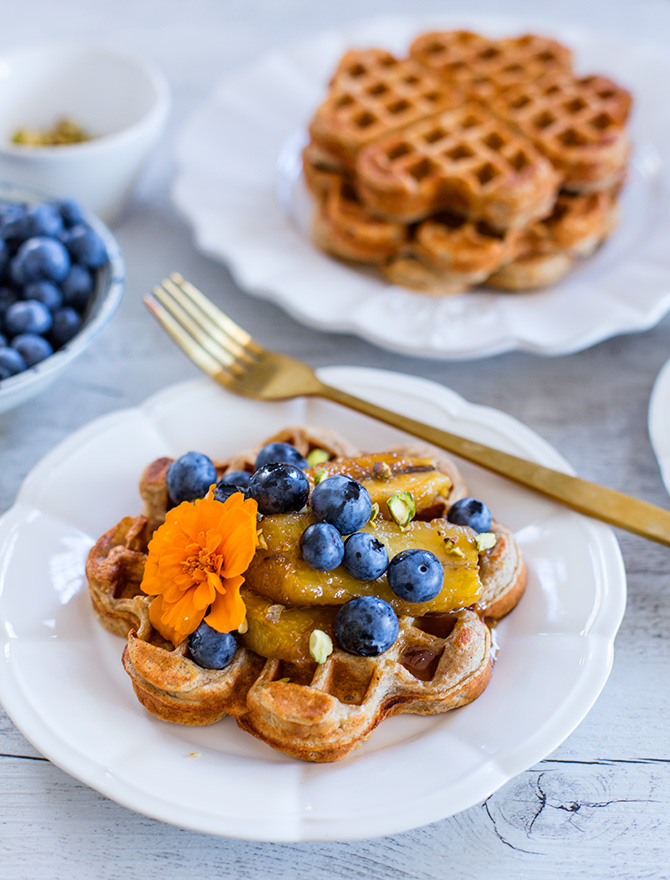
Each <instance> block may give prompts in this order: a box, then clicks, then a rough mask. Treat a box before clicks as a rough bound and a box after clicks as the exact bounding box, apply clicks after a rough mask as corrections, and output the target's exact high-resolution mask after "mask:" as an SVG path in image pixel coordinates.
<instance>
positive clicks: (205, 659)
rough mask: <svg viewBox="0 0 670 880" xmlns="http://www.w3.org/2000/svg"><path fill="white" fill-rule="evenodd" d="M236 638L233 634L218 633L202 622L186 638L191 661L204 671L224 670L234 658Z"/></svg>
mask: <svg viewBox="0 0 670 880" xmlns="http://www.w3.org/2000/svg"><path fill="white" fill-rule="evenodd" d="M236 650H237V637H236V635H235V633H220V632H217V630H215V629H213V627H211V626H210V625H209V624H208V623H205V621H204V620H203V622H202V623H201V624H200V626H199V627H198V628H197V629H196V631H195V632H192V633H191V635H190V636H189V637H188V652H189V654H190V655H191V660H193V662H194V663H197V664H198V666H203V667H204V668H205V669H225V668H226V666H228V665H229V664H230V662H231V660H232V659H233V657H234V656H235V651H236Z"/></svg>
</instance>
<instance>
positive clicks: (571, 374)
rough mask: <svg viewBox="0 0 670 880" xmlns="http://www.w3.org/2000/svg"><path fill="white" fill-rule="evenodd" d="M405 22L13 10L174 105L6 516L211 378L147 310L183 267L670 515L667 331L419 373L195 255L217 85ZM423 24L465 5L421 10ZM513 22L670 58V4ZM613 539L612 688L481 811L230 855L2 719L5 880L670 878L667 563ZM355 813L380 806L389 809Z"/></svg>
mask: <svg viewBox="0 0 670 880" xmlns="http://www.w3.org/2000/svg"><path fill="white" fill-rule="evenodd" d="M407 8H408V7H407V4H406V3H405V2H401V0H368V2H356V0H340V2H339V3H337V4H334V5H333V4H323V3H318V2H314V0H312V2H309V0H228V2H221V3H216V4H215V3H212V2H208V0H193V2H191V3H190V4H183V3H179V2H177V0H162V2H158V0H115V2H112V0H105V2H101V0H98V2H88V3H87V2H85V0H61V2H59V3H57V4H56V3H52V2H49V0H24V2H23V3H22V4H11V5H10V4H3V7H2V29H1V30H0V47H2V48H6V47H10V46H13V45H14V44H17V43H25V42H35V41H37V40H42V39H47V38H63V39H66V38H73V37H74V38H76V39H80V40H87V41H92V42H96V41H97V42H106V43H109V44H111V45H116V46H120V47H123V48H125V49H128V50H130V51H133V52H138V53H139V54H142V55H144V56H146V57H148V58H150V59H152V60H154V61H155V62H156V63H158V64H159V65H161V67H163V69H164V70H165V72H166V73H167V75H168V77H169V80H170V83H171V86H172V89H173V95H174V108H173V112H172V116H171V119H170V123H169V126H168V131H167V133H166V136H165V139H164V142H163V143H162V144H161V146H160V149H159V150H158V151H157V152H156V154H155V156H154V157H153V158H152V161H151V164H150V166H149V168H148V169H147V172H146V174H145V176H144V178H143V180H142V183H141V186H140V188H139V190H138V193H137V197H136V199H135V201H134V203H133V204H132V206H131V207H130V209H129V210H128V212H127V214H126V216H125V217H124V218H123V220H122V221H121V222H120V223H119V224H118V225H117V227H116V228H115V232H116V234H117V236H118V239H119V241H120V244H121V246H122V248H123V250H124V254H125V257H126V261H127V266H128V282H127V288H126V294H125V297H124V300H123V303H122V305H121V307H120V309H119V312H118V313H117V315H116V316H115V318H114V320H113V322H112V323H111V324H110V326H109V327H108V328H107V329H106V330H105V331H104V333H103V334H102V336H101V337H100V338H99V340H98V341H97V342H96V344H95V345H94V346H92V348H91V349H90V351H87V352H86V353H85V355H83V356H82V357H81V358H80V359H79V360H78V361H77V362H76V363H75V364H74V365H73V366H72V367H71V368H70V369H69V371H68V372H67V373H66V374H65V375H64V376H63V378H62V379H61V380H60V381H58V383H57V384H55V385H54V386H53V387H52V389H51V390H49V391H47V392H46V393H44V394H43V395H42V396H41V397H38V398H36V399H35V400H33V401H31V402H29V403H28V404H26V405H24V406H23V407H21V408H20V409H17V410H16V411H14V412H11V413H8V414H6V415H3V416H0V511H4V510H6V509H8V508H9V507H10V505H11V504H12V502H13V500H14V498H15V496H16V492H17V491H18V488H19V486H20V484H21V482H22V480H23V478H24V477H25V475H26V474H27V473H28V472H29V471H30V469H31V468H32V467H33V466H34V465H35V464H36V462H37V461H39V460H40V458H41V457H42V456H43V455H44V454H45V453H47V452H48V451H49V450H50V449H51V448H52V447H53V446H54V445H55V444H56V443H58V442H59V441H61V440H62V439H63V438H65V437H66V436H68V435H69V434H70V433H71V432H72V431H74V430H75V429H77V428H78V427H80V426H82V425H84V424H86V423H87V422H88V421H90V420H91V419H94V418H96V417H98V416H100V415H102V414H104V413H107V412H111V411H113V410H116V409H118V408H120V407H124V406H132V405H135V404H137V403H139V402H141V401H142V400H143V399H145V398H146V397H147V396H148V395H149V394H151V393H153V392H155V391H157V390H158V389H160V388H162V387H164V386H165V385H168V384H171V383H173V382H176V381H179V380H181V379H184V378H187V377H189V376H194V375H196V374H197V371H196V369H195V367H193V366H192V365H191V364H190V363H188V362H187V361H186V360H185V358H184V357H183V356H182V355H181V354H180V353H179V352H177V350H176V349H175V348H174V346H173V345H172V343H171V342H170V341H169V340H168V339H167V337H166V336H165V335H164V334H163V333H162V331H161V330H160V328H159V327H158V326H157V325H156V324H155V322H153V321H152V319H151V318H150V317H149V316H148V314H147V313H146V310H145V309H144V307H143V305H142V303H141V297H142V295H143V294H144V293H145V292H146V291H148V290H149V289H150V288H151V286H152V285H153V284H155V283H156V282H157V281H158V280H159V279H160V278H162V277H163V276H164V275H166V274H167V273H168V272H169V271H171V270H174V269H177V270H179V271H180V272H181V273H182V274H183V275H184V276H186V277H188V278H190V279H191V280H192V281H193V282H194V283H195V284H197V285H198V286H199V287H200V288H201V289H203V290H204V291H206V292H208V293H209V294H210V295H212V296H213V297H215V298H216V300H217V302H218V303H219V304H220V305H221V306H222V307H223V308H224V309H225V310H226V311H228V312H230V314H231V315H232V316H233V317H234V318H235V319H236V320H238V321H239V323H241V324H242V325H243V326H245V327H246V328H248V329H249V330H250V331H251V332H252V333H253V334H254V335H256V336H258V338H259V339H261V340H262V341H264V342H266V343H267V344H269V345H271V346H272V347H274V348H277V349H280V350H284V351H286V352H289V353H291V354H294V355H296V356H298V357H301V358H303V359H305V360H307V361H309V362H310V363H312V364H313V365H314V366H321V365H328V364H338V363H340V364H344V363H346V364H352V365H357V366H376V367H381V368H386V369H393V370H400V371H404V372H407V373H410V374H414V375H418V376H423V377H425V378H428V379H432V380H434V381H437V382H441V383H443V384H445V385H447V386H449V387H451V388H453V389H454V390H455V391H457V392H458V393H460V394H462V395H463V396H465V397H466V398H468V399H469V400H472V401H474V402H477V403H482V404H487V405H491V406H494V407H497V408H499V409H502V410H505V411H507V412H509V413H511V414H512V415H514V416H516V417H517V418H519V419H520V420H521V421H523V422H525V423H527V424H528V425H529V426H530V427H531V428H533V429H534V430H536V431H537V432H538V433H539V434H541V435H542V436H543V437H545V438H546V439H547V440H548V441H549V442H550V443H552V444H553V445H554V446H555V447H556V448H557V449H558V450H559V451H560V452H561V453H562V454H563V455H565V456H566V458H567V459H568V460H569V461H570V462H571V463H572V465H573V466H574V467H575V468H576V469H577V471H578V473H579V474H580V475H581V476H583V477H586V478H588V479H592V480H595V481H597V482H602V483H604V484H606V485H609V486H612V487H613V488H616V489H620V490H623V491H626V492H630V493H632V494H635V495H637V496H639V497H642V498H645V499H647V500H649V501H651V502H654V503H657V504H661V505H663V506H667V505H668V496H667V493H666V491H665V489H664V487H663V484H662V482H661V479H660V475H659V471H658V467H657V464H656V461H655V459H654V455H653V452H652V450H651V446H650V443H649V438H648V433H647V407H648V401H649V394H650V391H651V388H652V386H653V382H654V379H655V377H656V375H657V373H658V371H659V369H660V368H661V366H662V365H663V364H664V363H665V361H666V360H667V359H668V358H669V357H670V318H665V319H664V320H663V321H661V322H660V323H659V324H658V325H657V326H656V327H655V328H654V329H652V330H650V331H648V332H647V333H645V334H638V335H633V336H623V337H619V338H616V339H611V340H609V341H607V342H604V343H601V344H600V345H598V346H596V347H594V348H592V349H590V350H589V351H585V352H581V353H578V354H575V355H571V356H567V357H562V358H554V359H544V358H537V357H532V356H530V355H525V354H509V355H504V356H502V357H498V358H496V359H494V360H484V361H475V362H472V363H455V364H450V363H434V362H427V361H423V360H420V359H416V358H409V357H403V356H400V355H395V354H392V353H389V352H384V351H382V350H379V349H376V348H374V347H372V346H371V345H369V344H367V343H365V342H363V341H361V340H358V339H356V338H353V337H350V336H339V335H329V334H325V333H320V332H317V331H314V330H311V329H309V328H306V327H303V326H301V325H299V324H297V323H296V322H294V321H293V320H292V319H291V318H289V317H287V316H286V315H285V314H283V313H282V312H281V311H279V309H277V308H275V307H274V306H272V305H270V304H268V303H263V302H261V301H259V300H256V299H254V298H250V297H248V296H246V295H245V294H243V293H242V292H241V291H239V290H238V289H237V288H236V286H235V285H234V283H233V282H232V280H231V278H230V276H229V274H228V273H227V271H226V269H225V268H224V267H223V266H221V265H220V264H218V263H216V262H214V261H212V260H210V259H208V258H206V257H205V256H203V255H201V254H200V253H199V252H198V251H197V250H196V249H195V247H194V245H193V243H192V239H191V235H190V231H189V229H188V228H187V226H186V225H185V224H184V223H183V222H182V220H181V219H180V218H179V217H178V216H176V214H175V212H174V210H173V209H172V207H171V202H170V196H169V188H170V185H171V180H172V174H173V167H172V162H171V151H172V147H173V144H174V139H175V137H176V135H177V134H178V132H179V129H180V127H181V126H182V125H183V124H184V122H185V121H186V119H187V118H188V117H189V115H190V114H191V113H192V112H193V111H194V110H195V109H196V108H197V106H198V105H199V103H200V102H202V100H203V99H204V98H205V97H206V96H207V95H208V94H209V93H210V91H211V89H212V88H213V86H214V83H215V82H216V80H217V79H218V78H219V77H220V76H221V75H223V74H224V73H226V72H227V71H230V70H232V69H234V68H235V67H237V66H238V65H240V64H243V63H246V62H247V61H249V60H250V59H253V58H254V57H256V56H257V55H258V54H259V53H260V52H262V51H265V50H267V49H270V48H272V47H273V46H279V45H281V44H283V43H284V42H285V41H286V40H289V39H294V38H297V37H301V36H304V35H306V34H309V33H310V32H313V31H315V30H317V29H320V28H323V27H328V26H332V25H335V24H338V23H341V22H345V21H347V20H352V19H354V18H359V17H361V16H365V15H372V14H377V13H380V12H388V11H399V12H406V11H407ZM411 8H412V9H414V10H416V11H417V12H426V11H436V12H439V11H442V10H450V9H456V8H458V7H456V5H455V4H450V3H439V2H423V0H418V2H415V3H413V4H412V7H411ZM468 8H471V9H472V10H474V11H484V10H486V9H490V10H492V11H496V12H499V11H501V8H500V6H499V5H498V4H496V3H495V0H490V2H485V0H478V2H470V3H469V4H468ZM506 8H507V9H508V10H509V11H510V12H513V13H517V12H519V13H523V14H528V15H533V14H535V15H539V14H540V13H542V14H543V15H544V16H546V17H547V18H549V19H551V17H552V15H554V16H555V17H556V20H560V21H561V23H563V24H565V23H568V22H574V23H575V24H577V25H579V24H584V25H588V26H591V27H599V26H603V25H604V24H606V26H607V27H608V28H611V29H613V30H617V31H620V32H621V31H623V32H625V33H629V34H630V35H631V37H634V38H636V39H647V40H652V41H655V42H657V43H658V44H660V45H662V46H666V47H667V45H669V44H670V6H668V4H667V2H661V0H640V2H636V3H632V2H630V0H617V2H615V0H610V2H604V0H597V2H592V3H590V4H584V3H582V2H579V0H564V2H563V3H561V4H560V9H559V8H555V6H554V5H553V4H548V3H547V4H544V3H539V4H538V3H537V2H531V0H517V2H510V3H508V4H506ZM548 27H549V26H548ZM669 247H670V243H669ZM101 464H102V466H104V463H101ZM617 537H618V538H619V539H620V544H621V548H622V551H623V555H624V560H625V565H626V570H627V575H628V589H629V599H628V607H627V611H626V615H625V618H624V621H623V625H622V627H621V630H620V633H619V635H618V637H617V640H616V646H615V659H614V667H613V671H612V675H611V677H610V679H609V681H608V683H607V685H606V687H605V689H604V691H603V693H602V695H601V696H600V698H599V699H598V701H597V702H596V704H595V706H594V708H593V709H592V711H591V712H590V714H589V715H588V717H587V718H586V719H585V720H584V721H583V723H582V724H581V725H580V726H579V727H578V728H577V730H576V731H575V732H574V733H573V734H572V735H571V736H570V737H569V738H568V739H567V740H566V742H565V743H564V744H563V745H562V746H561V747H560V748H558V749H557V750H556V751H555V752H554V753H553V754H552V755H550V756H549V757H548V758H547V759H546V760H544V761H541V762H540V763H539V764H538V765H537V766H535V767H533V768H531V769H530V770H528V771H527V772H525V773H523V774H521V775H520V776H518V777H517V778H515V779H514V780H512V781H511V782H509V783H508V784H507V785H506V786H504V787H503V788H502V789H501V790H500V791H498V792H496V793H495V794H494V795H492V796H491V797H490V798H488V800H487V801H486V802H485V803H483V804H481V805H479V806H476V807H473V808H472V809H470V810H468V811H466V812H465V813H462V814H460V815H458V816H455V817H453V818H451V819H447V820H445V821H442V822H438V823H435V824H433V825H430V826H428V827H425V828H421V829H417V830H415V831H411V832H407V833H404V834H399V835H396V836H394V837H392V838H383V839H376V840H370V841H361V842H355V843H320V844H317V843H310V844H296V845H293V844H258V843H248V842H244V841H235V840H224V839H218V838H214V837H208V836H205V835H202V834H197V833H193V832H190V831H183V830H180V829H177V828H173V827H169V826H167V825H164V824H162V823H160V822H157V821H154V820H151V819H148V818H145V817H143V816H141V815H137V814H135V813H133V812H131V811H129V810H127V809H125V808H123V807H121V806H119V805H117V804H116V803H114V802H112V801H110V800H108V799H106V798H105V797H103V796H102V795H100V794H98V793H97V792H95V791H93V790H91V789H89V788H88V787H87V786H85V785H83V784H81V783H79V782H77V781H76V780H75V779H73V778H71V777H70V776H68V775H67V774H66V773H64V772H62V771H61V770H59V769H58V768H56V767H55V766H53V765H52V764H51V763H50V762H48V761H47V760H46V759H44V758H43V757H42V756H41V755H39V753H37V752H36V751H35V749H34V748H33V747H32V746H31V745H30V744H29V743H28V742H27V741H26V740H25V739H24V737H23V736H22V735H21V733H20V732H19V731H18V730H17V729H16V728H15V727H14V725H13V724H12V723H11V721H10V720H9V719H8V718H7V716H6V715H5V714H4V713H3V712H2V710H1V709H0V877H2V878H3V880H32V878H35V880H66V878H67V880H79V878H82V880H94V878H115V880H116V878H123V880H131V878H145V877H152V878H153V877H161V878H163V880H171V878H180V877H194V878H200V880H207V878H214V877H216V878H221V877H235V878H245V880H246V878H250V880H251V878H253V880H255V878H259V880H260V878H267V877H273V878H279V880H286V878H301V880H305V878H309V880H320V878H347V880H354V878H361V880H362V878H370V880H377V878H379V880H399V878H418V880H424V878H426V880H428V878H446V877H449V878H479V877H482V878H488V877H492V878H493V877H495V878H496V880H505V878H514V880H520V878H521V880H522V878H566V880H567V878H586V877H588V878H589V880H593V878H612V880H618V878H621V880H632V878H667V877H670V747H669V742H670V735H669V731H670V684H669V682H670V611H669V607H670V602H669V600H668V597H669V595H670V593H669V584H670V578H669V574H670V555H669V551H668V550H667V549H665V548H662V547H660V546H657V545H653V544H651V543H648V542H645V541H643V540H642V539H640V538H636V537H633V536H631V535H628V534H623V533H617ZM27 601H29V597H28V596H27ZM445 760H448V756H445ZM222 796H225V793H223V795H222ZM352 796H354V797H355V796H365V797H372V798H374V796H375V793H374V792H364V793H360V792H358V793H352ZM398 809H399V810H401V809H402V804H401V803H399V804H398Z"/></svg>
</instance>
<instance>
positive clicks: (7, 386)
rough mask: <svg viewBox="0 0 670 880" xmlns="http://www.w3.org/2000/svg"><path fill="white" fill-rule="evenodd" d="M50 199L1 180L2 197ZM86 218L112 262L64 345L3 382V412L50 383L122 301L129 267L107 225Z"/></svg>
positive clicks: (0, 410)
mask: <svg viewBox="0 0 670 880" xmlns="http://www.w3.org/2000/svg"><path fill="white" fill-rule="evenodd" d="M48 198H49V196H47V195H46V194H45V193H43V192H39V191H38V190H33V189H29V188H27V187H19V186H16V185H15V184H12V183H2V182H0V200H3V199H10V200H12V201H16V202H24V203H27V204H33V203H35V202H43V201H46V200H48ZM85 219H86V222H87V223H88V224H90V226H92V227H93V228H94V229H95V231H96V232H97V233H98V235H99V236H100V237H101V238H102V240H103V241H104V243H105V246H106V248H107V254H108V256H109V261H108V262H107V263H105V265H104V266H102V268H100V269H98V270H96V272H95V277H96V282H95V289H94V291H93V296H92V298H91V301H90V303H89V305H88V308H87V310H86V313H85V315H84V320H83V323H82V326H81V329H80V330H79V332H78V333H77V335H76V336H74V337H73V338H72V339H71V340H70V341H69V342H67V343H66V344H65V345H64V346H63V347H62V348H59V349H58V351H55V352H54V353H53V354H52V355H50V356H49V357H48V358H45V360H43V361H41V362H40V363H39V364H35V366H34V367H30V368H29V369H27V370H25V371H24V372H23V373H17V374H16V375H15V376H10V377H9V378H8V379H2V380H1V381H0V413H3V412H6V411H7V410H10V409H14V407H16V406H19V405H20V404H22V403H25V401H27V400H29V399H30V398H31V397H34V396H35V395H36V394H39V393H40V392H41V391H43V390H44V389H45V388H47V386H49V385H51V383H52V382H53V381H54V379H56V378H57V377H58V376H59V375H60V374H61V373H62V372H63V370H64V369H65V367H67V366H68V364H70V363H71V362H72V361H73V360H74V359H75V358H76V357H77V356H78V355H80V354H81V353H82V351H83V350H84V349H85V348H86V347H87V346H88V345H89V344H90V343H91V341H92V340H93V339H94V338H95V337H96V336H97V335H98V333H99V332H100V331H101V330H102V328H103V327H104V326H105V324H106V323H107V322H108V321H109V319H110V318H111V317H112V315H113V314H114V312H115V311H116V309H117V307H118V305H119V303H120V302H121V297H122V295H123V288H124V284H125V275H126V270H125V263H124V261H123V256H122V254H121V249H120V248H119V245H118V242H117V241H116V239H115V238H114V236H113V235H112V233H111V232H110V231H109V229H108V228H107V227H106V226H105V224H104V223H103V222H102V221H101V220H99V219H98V218H97V217H95V216H94V215H93V214H91V213H90V212H86V214H85Z"/></svg>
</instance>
